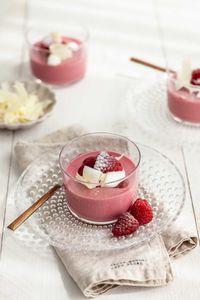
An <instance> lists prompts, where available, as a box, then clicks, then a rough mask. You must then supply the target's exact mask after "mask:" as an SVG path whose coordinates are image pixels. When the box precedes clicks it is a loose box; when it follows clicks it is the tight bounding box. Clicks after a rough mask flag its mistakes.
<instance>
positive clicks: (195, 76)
mask: <svg viewBox="0 0 200 300" xmlns="http://www.w3.org/2000/svg"><path fill="white" fill-rule="evenodd" d="M191 84H194V85H200V69H196V70H193V71H192V79H191Z"/></svg>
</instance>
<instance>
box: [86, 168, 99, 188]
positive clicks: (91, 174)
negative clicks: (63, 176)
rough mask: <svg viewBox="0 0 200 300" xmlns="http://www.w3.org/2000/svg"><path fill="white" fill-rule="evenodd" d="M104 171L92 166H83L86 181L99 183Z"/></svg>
mask: <svg viewBox="0 0 200 300" xmlns="http://www.w3.org/2000/svg"><path fill="white" fill-rule="evenodd" d="M102 174H103V173H102V172H101V171H99V170H95V169H93V168H90V167H88V166H84V168H83V178H84V181H87V182H89V183H91V182H92V183H97V184H99V183H100V181H101V177H102Z"/></svg>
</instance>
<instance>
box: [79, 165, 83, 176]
mask: <svg viewBox="0 0 200 300" xmlns="http://www.w3.org/2000/svg"><path fill="white" fill-rule="evenodd" d="M84 167H85V166H84V165H81V166H80V168H79V169H78V174H79V175H81V176H83V168H84Z"/></svg>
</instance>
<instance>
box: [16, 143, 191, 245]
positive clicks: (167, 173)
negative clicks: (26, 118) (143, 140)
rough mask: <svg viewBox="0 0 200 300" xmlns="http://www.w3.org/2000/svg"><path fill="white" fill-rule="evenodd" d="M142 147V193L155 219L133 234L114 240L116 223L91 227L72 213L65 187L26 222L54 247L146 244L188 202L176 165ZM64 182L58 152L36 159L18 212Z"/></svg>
mask: <svg viewBox="0 0 200 300" xmlns="http://www.w3.org/2000/svg"><path fill="white" fill-rule="evenodd" d="M139 148H140V151H141V156H142V160H141V167H140V187H139V196H140V197H144V198H146V199H148V201H149V202H150V203H151V205H152V207H153V212H154V219H153V221H152V222H150V223H149V224H147V225H145V226H140V227H139V229H138V230H137V231H136V232H135V233H134V234H132V235H130V236H127V237H122V238H115V237H113V236H112V234H111V227H112V225H102V226H99V225H91V224H87V223H84V222H82V221H80V220H78V219H76V218H75V217H74V216H73V215H72V214H71V213H70V211H69V209H68V206H67V201H66V199H65V193H64V189H63V188H61V189H60V190H59V191H57V192H56V193H55V194H54V195H53V196H52V197H51V199H49V200H48V201H47V202H46V203H45V204H44V205H43V206H42V207H41V208H40V209H39V210H38V211H37V212H35V213H34V214H33V215H32V216H31V217H30V218H29V219H28V220H27V221H26V222H25V224H24V225H22V226H31V228H32V229H33V230H34V231H35V232H36V233H37V234H38V235H39V236H40V237H41V238H43V239H44V240H45V241H47V242H48V243H49V244H50V245H53V246H56V247H58V248H61V249H72V250H74V251H76V250H77V251H80V250H82V251H88V250H91V251H98V250H101V251H102V250H117V249H123V248H126V247H130V246H132V247H136V246H139V245H140V244H141V243H144V242H148V241H150V240H151V239H152V238H154V237H155V236H156V235H157V234H160V233H161V232H162V231H164V230H166V228H167V227H168V226H169V225H170V224H171V223H172V222H173V221H174V220H176V218H177V216H178V215H179V214H180V212H181V209H182V207H183V204H184V200H185V185H184V181H183V178H182V176H181V174H180V172H179V170H178V169H177V167H176V166H175V165H174V164H173V162H171V161H170V160H169V159H168V158H167V157H165V156H164V155H163V154H161V153H160V152H158V151H156V150H154V149H152V148H149V147H147V146H143V145H139ZM56 183H62V179H61V171H60V168H59V165H58V154H57V153H48V154H45V155H42V156H41V157H39V158H38V159H37V160H35V161H34V162H33V163H32V164H30V166H29V167H28V168H27V169H26V170H25V171H24V173H23V174H22V175H21V177H20V179H19V181H18V183H17V187H16V190H15V197H14V199H15V204H16V207H17V210H18V213H21V212H22V211H24V210H25V209H26V208H27V207H29V206H30V205H31V204H32V203H33V202H35V201H36V200H37V199H38V198H39V197H41V196H42V195H43V194H44V193H45V192H46V191H47V190H49V189H50V188H51V187H52V186H53V185H54V184H56Z"/></svg>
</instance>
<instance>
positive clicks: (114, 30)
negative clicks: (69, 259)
mask: <svg viewBox="0 0 200 300" xmlns="http://www.w3.org/2000/svg"><path fill="white" fill-rule="evenodd" d="M6 3H7V4H6ZM199 11H200V2H199V1H198V0H193V1H192V2H191V1H185V0H152V1H150V0H140V1H137V0H124V1H121V0H73V1H70V0H59V1H53V0H43V1H41V0H34V1H33V0H29V1H28V0H10V1H3V0H0V79H1V80H5V79H13V78H24V77H25V78H26V76H27V66H26V47H25V43H24V38H23V31H24V29H25V28H26V26H27V24H28V22H30V21H31V22H36V23H41V26H43V25H45V26H48V25H49V26H50V25H51V23H53V22H63V24H64V23H65V21H67V20H68V18H72V19H75V20H79V21H83V22H84V23H85V24H86V25H87V26H88V27H89V29H90V33H91V39H90V51H89V65H88V73H87V76H86V78H85V79H84V80H83V81H81V82H80V83H78V84H75V85H73V86H71V87H69V88H65V89H56V90H55V93H56V95H57V99H58V104H57V106H56V109H55V113H54V114H53V116H52V117H51V118H49V119H48V120H46V121H45V122H44V123H42V124H40V125H38V126H36V127H33V128H31V129H29V130H27V131H18V132H8V131H0V238H1V239H0V245H1V250H2V251H1V262H0V268H1V269H0V299H1V300H7V299H9V300H13V299H14V300H18V299H20V300H29V299H34V300H36V299H37V300H40V299H41V300H53V299H59V300H62V299H63V300H64V299H65V300H66V299H84V296H83V295H82V294H81V292H80V290H79V289H78V287H77V286H76V284H75V283H74V282H73V280H72V279H71V278H70V277H69V275H68V274H67V272H66V270H65V269H64V267H63V265H62V264H61V262H60V261H59V259H58V258H57V257H56V255H55V254H54V252H53V250H52V249H51V248H50V247H49V248H48V247H46V248H45V247H43V248H42V247H41V249H42V250H40V252H39V251H36V250H35V251H34V244H32V245H33V247H32V248H31V247H30V245H29V246H28V245H27V244H25V243H23V242H22V240H20V239H17V238H14V236H13V234H11V233H10V232H9V231H8V230H6V229H5V227H6V224H8V221H9V220H10V218H11V215H10V210H9V207H10V206H11V205H12V203H11V201H13V200H12V198H11V197H10V195H11V193H12V190H13V187H14V185H15V183H16V181H17V178H18V177H19V172H18V170H17V166H16V161H15V157H14V154H13V148H14V145H15V143H16V142H17V141H18V140H19V139H23V140H27V141H28V140H31V139H36V138H37V137H40V136H42V135H44V134H47V133H50V132H51V131H54V130H56V129H58V128H60V127H63V126H67V125H71V124H73V123H78V124H81V125H83V126H85V127H86V129H88V130H89V131H95V130H99V131H101V130H106V131H111V130H113V128H116V127H115V126H114V127H113V125H114V124H115V123H116V122H118V116H119V110H120V107H121V105H123V99H124V97H125V94H126V90H127V87H128V85H129V84H130V80H131V79H130V77H131V76H133V77H137V76H149V75H151V73H152V71H150V70H146V69H145V68H144V67H141V66H140V67H139V66H136V65H134V64H133V63H130V62H128V58H129V57H130V56H131V55H134V56H136V57H140V58H143V59H146V60H150V61H152V62H154V63H157V64H163V65H164V64H165V63H166V61H167V60H168V61H169V62H170V63H171V64H173V63H175V62H176V61H177V58H179V56H180V53H188V52H190V53H192V56H193V57H196V58H198V56H199V53H200V52H199V50H200V49H199V47H200V43H199V28H200V21H199ZM47 16H48V17H47ZM131 136H132V137H135V140H137V141H141V142H142V143H146V144H150V145H153V146H154V147H156V148H159V149H161V150H162V151H163V152H164V153H165V154H167V155H168V156H169V157H170V158H171V159H172V160H173V161H175V162H176V164H177V165H178V167H179V168H180V170H181V172H182V174H183V176H184V178H185V182H186V186H187V199H186V204H185V206H184V209H183V213H182V215H181V217H180V218H179V219H178V222H180V223H181V224H182V226H183V227H185V228H188V229H190V230H192V231H193V232H194V233H195V234H197V235H199V228H200V227H199V226H200V205H199V199H200V185H199V179H198V178H199V177H200V168H199V165H200V154H199V153H200V146H198V145H192V146H191V145H188V146H187V147H184V148H179V147H174V148H170V147H168V146H167V145H164V143H163V145H161V144H162V143H159V145H156V144H155V143H154V142H153V139H152V138H151V137H149V138H148V137H146V136H143V135H142V134H141V133H140V131H139V130H138V129H137V128H133V129H132V131H131ZM188 187H189V189H188ZM24 240H26V236H25V237H24ZM173 269H174V274H175V279H174V282H173V283H171V284H170V285H169V286H167V287H160V288H147V289H145V288H128V287H123V288H118V289H115V290H113V291H110V292H109V293H107V294H105V295H102V296H101V297H100V298H101V299H129V298H130V297H131V299H148V300H151V299H159V300H160V299H161V298H162V299H163V300H167V299H173V300H180V299H181V300H184V299H188V298H192V299H193V300H199V299H200V285H199V284H200V249H199V247H197V248H196V250H194V251H193V252H192V253H191V254H190V255H188V256H186V257H184V258H182V259H180V260H177V261H175V262H173Z"/></svg>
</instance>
